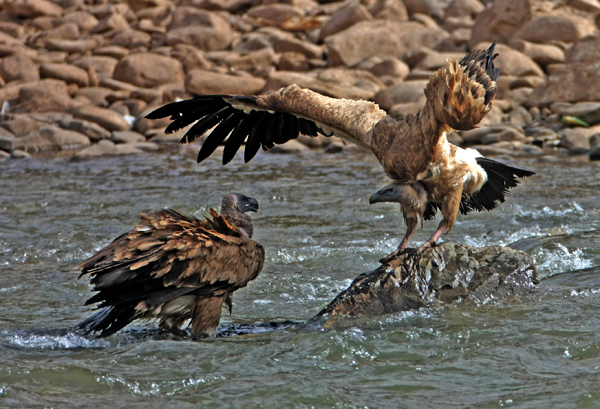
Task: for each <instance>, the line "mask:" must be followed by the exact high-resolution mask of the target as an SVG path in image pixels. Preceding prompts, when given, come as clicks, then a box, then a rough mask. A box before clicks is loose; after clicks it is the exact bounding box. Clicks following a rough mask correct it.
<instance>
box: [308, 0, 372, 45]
mask: <svg viewBox="0 0 600 409" xmlns="http://www.w3.org/2000/svg"><path fill="white" fill-rule="evenodd" d="M372 19H373V17H371V13H369V11H368V10H367V9H366V8H365V6H363V5H362V4H359V3H354V4H350V5H349V6H348V7H342V8H341V9H340V10H338V11H337V12H336V13H334V14H333V15H332V16H331V18H330V19H329V20H327V22H326V23H325V24H323V26H322V27H321V32H320V33H319V39H321V40H323V39H324V38H326V37H329V36H330V35H333V34H335V33H339V32H340V31H342V30H345V29H347V28H348V27H350V26H352V25H354V24H356V23H358V22H359V21H363V20H372Z"/></svg>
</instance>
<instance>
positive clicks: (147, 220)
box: [79, 193, 265, 337]
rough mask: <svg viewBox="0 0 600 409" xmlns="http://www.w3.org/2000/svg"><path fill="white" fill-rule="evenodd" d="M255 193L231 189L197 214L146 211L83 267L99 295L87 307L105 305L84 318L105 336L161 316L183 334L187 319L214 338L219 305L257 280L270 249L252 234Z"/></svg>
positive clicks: (82, 325) (196, 330)
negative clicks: (202, 215) (202, 214)
mask: <svg viewBox="0 0 600 409" xmlns="http://www.w3.org/2000/svg"><path fill="white" fill-rule="evenodd" d="M257 210H258V202H257V201H256V199H253V198H251V197H247V196H244V195H242V194H239V193H233V194H230V195H227V196H225V197H224V198H223V202H222V205H221V214H218V213H217V212H216V211H215V210H213V209H210V217H206V218H204V219H203V220H199V219H197V218H195V217H193V216H186V215H184V214H182V213H179V212H177V211H175V210H171V209H163V210H161V211H159V212H157V213H152V214H143V213H142V214H141V215H140V217H141V219H140V222H139V223H138V225H137V226H136V227H135V228H134V229H133V230H131V231H130V232H127V233H125V234H123V235H122V236H119V237H117V238H116V239H115V240H114V241H113V242H112V243H111V244H109V245H108V246H106V247H105V248H103V249H102V250H100V251H98V253H96V254H95V255H94V256H92V257H91V258H89V259H87V260H85V261H84V262H82V263H81V264H80V265H79V268H80V269H81V275H80V277H81V276H83V275H89V276H90V281H91V283H92V284H93V285H94V291H98V293H97V294H96V295H94V296H93V297H92V298H90V299H89V300H87V302H86V305H89V304H93V303H100V305H99V306H98V308H101V311H99V312H98V313H96V314H94V315H93V316H91V317H90V318H88V319H86V320H85V321H83V322H81V323H80V324H79V327H80V328H83V329H85V330H87V331H88V332H100V336H101V337H105V336H108V335H111V334H114V333H115V332H117V331H118V330H120V329H121V328H123V327H125V326H126V325H127V324H129V323H130V322H132V321H133V320H136V319H159V320H160V328H162V329H164V330H166V331H169V332H173V333H179V331H180V330H179V328H180V327H181V326H182V325H183V324H184V322H186V321H187V320H188V319H191V325H192V328H193V331H194V336H195V337H207V336H215V334H216V330H217V327H218V326H219V321H220V319H221V310H222V308H223V305H225V306H226V307H227V308H228V309H229V312H231V308H232V298H231V297H232V293H233V292H234V291H235V290H237V289H239V288H242V287H245V286H246V285H247V284H248V282H250V281H251V280H254V279H255V278H256V277H257V276H258V274H259V273H260V270H261V269H262V267H263V263H264V260H265V251H264V249H263V247H262V246H261V245H260V244H258V243H257V242H255V241H253V240H251V238H252V232H253V228H252V222H251V221H250V217H249V216H248V215H247V214H245V213H246V212H248V211H251V212H256V211H257Z"/></svg>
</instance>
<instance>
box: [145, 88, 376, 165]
mask: <svg viewBox="0 0 600 409" xmlns="http://www.w3.org/2000/svg"><path fill="white" fill-rule="evenodd" d="M167 116H170V117H171V119H172V120H173V122H172V123H171V124H170V125H169V126H168V127H167V129H166V130H165V132H166V133H171V132H175V131H178V130H179V129H182V128H184V127H186V126H188V125H190V124H192V123H194V122H196V121H197V122H196V123H195V124H194V125H193V126H192V127H191V128H190V129H189V130H188V131H187V133H186V134H185V136H184V137H183V138H182V140H181V143H188V142H192V141H194V140H195V139H196V138H198V137H199V136H201V135H202V134H203V133H205V132H206V131H207V130H209V129H211V128H213V127H215V126H216V127H215V128H214V129H213V131H212V132H211V133H210V135H209V136H208V138H207V139H206V141H205V142H204V144H203V145H202V148H201V149H200V153H199V154H198V162H202V161H203V160H204V159H206V158H207V157H209V156H210V155H211V154H212V153H213V152H214V151H215V149H216V148H217V147H218V146H219V145H220V144H221V143H223V141H224V140H225V138H227V137H229V138H228V139H227V143H226V144H225V150H224V152H223V164H226V163H228V162H229V161H231V159H233V157H234V156H235V154H236V152H237V151H238V149H239V148H240V146H241V145H242V144H243V143H244V141H246V147H245V150H244V160H245V161H246V162H248V161H250V160H251V159H252V158H253V157H254V156H255V155H256V153H257V152H258V150H259V149H260V148H261V147H262V149H263V150H265V151H267V150H269V149H271V148H272V147H273V146H275V144H283V143H286V142H287V141H289V140H290V139H294V138H297V137H298V135H300V134H304V135H309V136H317V132H320V133H321V134H323V135H326V136H331V135H336V136H338V137H340V138H344V139H346V140H348V141H350V142H353V143H356V144H358V145H361V146H363V147H369V145H370V142H369V141H368V140H366V138H368V133H369V131H370V130H371V128H372V127H373V126H374V125H375V124H376V123H377V122H378V121H379V120H381V119H382V118H384V117H385V116H386V112H385V111H383V110H381V109H379V107H378V106H377V105H376V104H374V103H373V102H368V101H354V100H348V99H336V98H329V97H326V96H323V95H321V94H318V93H316V92H313V91H310V90H308V89H303V88H300V87H299V86H297V85H290V86H288V87H285V88H282V89H281V90H279V91H277V92H274V93H271V94H268V95H263V96H241V95H206V96H199V97H196V98H194V99H189V100H185V101H180V102H173V103H171V104H167V105H165V106H163V107H161V108H158V109H157V110H155V111H153V112H151V113H150V114H149V115H148V116H147V118H150V119H158V118H164V117H167Z"/></svg>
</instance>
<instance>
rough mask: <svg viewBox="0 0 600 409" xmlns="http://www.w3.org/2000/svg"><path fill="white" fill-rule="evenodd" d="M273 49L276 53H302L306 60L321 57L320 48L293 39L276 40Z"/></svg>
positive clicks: (321, 49)
mask: <svg viewBox="0 0 600 409" xmlns="http://www.w3.org/2000/svg"><path fill="white" fill-rule="evenodd" d="M273 47H274V48H275V51H277V52H278V53H284V52H288V51H292V52H296V53H302V54H304V55H306V57H307V58H321V57H322V56H323V48H322V47H320V46H318V45H316V44H313V43H309V42H308V41H302V40H297V39H295V38H283V37H282V38H278V39H276V40H275V41H274V44H273Z"/></svg>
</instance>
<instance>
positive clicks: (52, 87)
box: [18, 79, 73, 112]
mask: <svg viewBox="0 0 600 409" xmlns="http://www.w3.org/2000/svg"><path fill="white" fill-rule="evenodd" d="M72 106H73V100H72V99H71V97H70V95H69V90H68V87H67V84H66V83H65V82H64V81H59V80H54V79H45V80H41V81H36V82H29V83H27V84H25V85H23V86H22V87H21V88H20V90H19V107H18V109H19V111H21V112H51V111H57V112H65V111H67V110H69V109H70V108H71V107H72Z"/></svg>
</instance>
